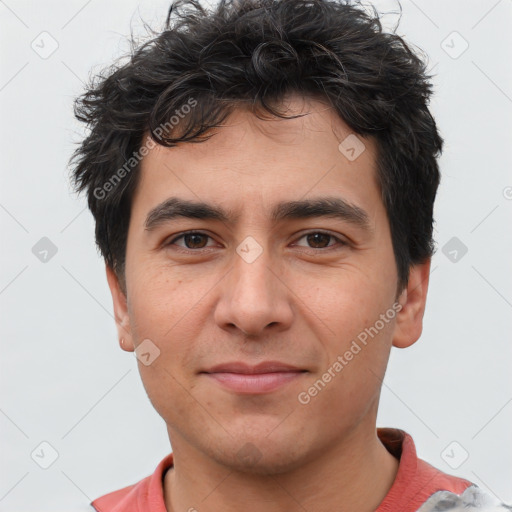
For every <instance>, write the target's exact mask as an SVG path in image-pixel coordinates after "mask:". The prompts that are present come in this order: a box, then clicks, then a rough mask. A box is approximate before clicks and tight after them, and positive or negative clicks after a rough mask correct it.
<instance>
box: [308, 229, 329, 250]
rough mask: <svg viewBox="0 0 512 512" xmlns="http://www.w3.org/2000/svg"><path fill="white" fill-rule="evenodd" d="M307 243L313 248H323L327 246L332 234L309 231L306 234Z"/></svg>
mask: <svg viewBox="0 0 512 512" xmlns="http://www.w3.org/2000/svg"><path fill="white" fill-rule="evenodd" d="M306 238H307V241H308V244H309V245H310V247H311V248H313V249H323V248H324V247H328V246H329V241H330V239H331V238H333V236H332V235H328V234H327V233H310V234H309V235H306Z"/></svg>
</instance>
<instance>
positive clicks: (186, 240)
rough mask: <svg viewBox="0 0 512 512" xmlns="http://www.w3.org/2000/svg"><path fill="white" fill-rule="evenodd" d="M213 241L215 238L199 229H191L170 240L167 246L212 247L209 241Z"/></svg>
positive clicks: (183, 247) (184, 247)
mask: <svg viewBox="0 0 512 512" xmlns="http://www.w3.org/2000/svg"><path fill="white" fill-rule="evenodd" d="M210 241H211V242H213V239H212V237H211V236H209V235H207V234H205V233H200V232H198V231H190V232H188V233H182V234H181V235H179V236H177V237H176V238H174V239H172V240H171V241H169V243H168V244H166V245H167V246H173V245H174V246H176V247H178V248H181V249H190V250H194V249H207V248H210V247H211V244H210V245H208V244H209V242H210Z"/></svg>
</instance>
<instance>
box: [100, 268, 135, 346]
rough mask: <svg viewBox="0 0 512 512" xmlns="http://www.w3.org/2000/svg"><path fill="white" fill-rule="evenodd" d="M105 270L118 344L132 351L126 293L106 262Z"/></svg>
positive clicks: (132, 344)
mask: <svg viewBox="0 0 512 512" xmlns="http://www.w3.org/2000/svg"><path fill="white" fill-rule="evenodd" d="M105 270H106V274H107V282H108V286H109V288H110V293H111V295H112V302H113V306H114V318H115V321H116V327H117V336H118V338H119V346H120V347H121V349H122V350H125V351H126V352H133V351H134V350H135V345H134V343H133V338H132V332H131V326H130V317H129V315H128V306H127V300H126V295H125V293H124V292H123V291H122V289H121V286H120V284H119V279H118V277H117V276H116V274H115V272H114V270H113V269H112V268H110V267H109V265H108V264H106V265H105Z"/></svg>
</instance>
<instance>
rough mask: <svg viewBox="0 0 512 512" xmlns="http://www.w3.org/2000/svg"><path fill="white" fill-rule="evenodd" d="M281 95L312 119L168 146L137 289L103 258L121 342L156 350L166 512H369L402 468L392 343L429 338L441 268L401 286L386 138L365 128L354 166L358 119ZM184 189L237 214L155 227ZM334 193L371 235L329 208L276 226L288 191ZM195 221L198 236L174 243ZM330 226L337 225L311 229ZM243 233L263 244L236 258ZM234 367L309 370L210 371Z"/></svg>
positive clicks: (309, 196)
mask: <svg viewBox="0 0 512 512" xmlns="http://www.w3.org/2000/svg"><path fill="white" fill-rule="evenodd" d="M286 104H287V105H288V107H289V109H290V111H291V112H293V113H307V115H306V116H304V117H301V118H296V119H292V120H282V119H273V120H259V119H257V118H256V117H254V116H253V115H251V114H250V113H249V112H247V111H245V110H241V109H239V110H236V111H235V112H234V113H233V114H232V115H231V116H230V117H229V118H228V119H227V121H226V122H225V126H223V127H222V128H220V129H217V130H216V134H215V135H214V136H213V137H211V138H210V139H209V140H208V141H206V142H202V143H198V144H191V143H183V144H180V145H179V146H178V147H175V148H163V147H161V146H159V145H156V146H155V147H154V149H152V150H151V151H150V152H149V154H148V155H147V156H146V157H144V159H143V161H142V167H141V173H142V174H141V181H140V182H139V184H138V187H137V190H136V193H135V196H134V199H133V203H132V214H131V219H130V226H129V231H128V243H127V253H126V274H125V277H126V294H124V293H123V291H122V289H121V287H120V286H119V282H118V280H117V278H116V277H115V275H114V273H113V272H112V271H111V269H110V268H108V267H107V278H108V282H109V286H110V289H111V292H112V296H113V301H114V310H115V316H116V321H117V324H118V331H119V337H120V338H121V337H122V338H124V340H125V341H124V344H123V348H124V349H125V350H128V351H133V350H134V349H135V348H136V347H137V346H138V345H139V344H140V343H141V342H142V341H143V340H145V339H149V340H151V342H152V343H153V344H154V345H156V346H157V347H158V349H159V350H160V355H159V356H158V357H157V358H156V359H155V360H154V361H153V362H152V363H151V364H150V365H148V366H146V365H144V364H143V363H142V362H141V361H139V362H138V365H139V371H140V374H141V378H142V381H143V384H144V386H145V389H146V392H147V394H148V396H149V398H150V400H151V402H152V404H153V405H154V407H155V409H156V410H157V411H158V413H159V414H160V415H161V416H162V418H163V419H164V420H165V422H166V424H167V429H168V433H169V438H170V441H171V444H172V449H173V453H174V467H173V468H172V469H171V470H169V471H168V472H167V473H166V476H165V484H164V490H165V501H166V506H167V509H168V510H169V511H171V510H173V511H178V510H179V511H182V510H183V511H186V510H189V509H190V508H192V507H195V509H197V510H198V511H203V510H204V511H209V512H210V511H213V512H217V511H219V512H220V511H222V512H226V511H231V510H233V511H234V510H244V511H249V512H253V511H254V512H255V511H263V510H264V511H265V512H274V511H285V510H286V511H287V512H289V511H292V512H293V511H299V510H300V511H303V510H304V509H306V510H310V511H315V512H318V511H324V510H325V511H327V510H330V511H332V510H358V511H373V510H375V508H376V507H377V506H378V505H379V503H380V502H381V500H382V499H383V498H384V496H385V495H386V493H387V492H388V490H389V488H390V487H391V485H392V483H393V480H394V478H395V475H396V471H397V467H398V462H397V460H396V459H395V458H394V457H392V456H391V455H390V454H389V453H388V452H387V450H386V449H385V448H384V446H383V445H382V444H381V443H380V441H379V439H378V438H377V436H376V432H375V423H376V415H377V407H378V400H379V395H380V388H381V381H382V379H383V377H384V373H385V369H386V365H387V361H388V357H389V352H390V349H391V346H392V345H395V346H397V347H401V348H403V347H407V346H409V345H411V344H412V343H414V342H415V341H416V340H417V339H418V338H419V336H420V334H421V328H422V317H423V312H424V307H425V301H426V293H427V286H428V275H429V268H430V261H428V262H426V263H425V264H422V265H416V266H413V267H412V268H411V273H410V278H409V283H408V286H407V288H406V289H404V290H403V292H402V293H401V294H400V296H399V297H397V296H396V289H397V270H396V264H395V259H394V254H393V248H392V243H391V235H390V228H389V223H388V219H387V215H386V211H385V208H384V205H383V203H382V200H381V196H380V191H379V188H378V186H377V181H376V163H375V158H376V152H375V145H374V143H373V142H372V141H371V140H368V139H364V144H365V147H366V150H365V151H364V152H363V153H362V154H361V155H360V156H359V157H358V158H357V159H355V160H354V161H350V160H348V159H347V158H346V157H345V156H344V155H343V154H342V153H341V152H340V150H339V149H338V146H339V144H340V142H341V141H342V140H344V139H345V138H346V137H347V136H348V135H349V134H350V133H351V130H350V129H349V128H348V126H347V125H346V124H345V123H344V122H343V121H342V120H341V119H340V118H339V117H338V116H337V115H336V113H335V112H333V111H332V110H331V109H329V108H328V106H327V105H326V104H324V103H322V102H321V101H318V100H314V99H307V100H305V99H303V98H298V97H294V96H290V97H288V98H287V100H286ZM359 138H360V139H361V140H363V139H362V138H361V137H359ZM171 197H173V198H180V199H183V200H188V201H194V202H205V203H208V204H211V205H213V206H215V207H221V208H223V209H224V210H226V211H227V213H229V214H230V215H232V217H230V218H229V219H228V220H226V221H221V220H211V219H200V218H199V219H197V218H196V219H194V218H186V217H177V218H174V219H171V220H168V221H166V222H161V223H159V224H157V225H156V226H155V227H154V228H153V229H151V230H148V229H146V228H145V222H146V217H147V216H148V214H149V213H150V212H151V210H153V209H154V208H155V207H156V206H158V205H159V204H161V203H162V202H164V201H166V200H167V199H169V198H171ZM325 197H329V198H333V197H334V198H340V199H343V200H344V201H346V202H347V203H349V204H350V205H352V206H357V207H358V208H360V209H361V210H364V211H365V212H366V214H367V217H368V227H367V229H363V228H362V227H361V226H359V225H356V224H355V223H353V222H349V221H348V220H344V219H340V218H335V217H326V216H320V217H311V218H295V219H283V220H280V221H277V222H276V221H274V220H272V217H271V213H272V209H273V208H274V207H275V205H276V204H278V203H280V202H288V201H304V200H313V199H321V198H325ZM190 230H193V231H199V232H201V233H202V234H203V236H199V237H195V238H194V237H191V238H190V237H188V238H187V237H185V238H183V237H182V238H178V237H179V236H180V234H183V232H185V231H190ZM318 232H320V233H326V234H327V235H332V236H331V237H329V236H321V235H317V236H316V237H309V238H308V237H307V236H305V235H308V234H309V235H311V234H313V233H318ZM247 237H252V238H253V239H254V240H255V241H256V242H257V244H259V246H260V247H261V249H262V252H261V254H259V256H258V257H257V258H256V259H255V260H254V261H252V262H250V263H249V262H247V261H246V260H245V259H244V258H242V257H241V255H240V254H239V253H238V252H237V251H236V249H237V247H239V246H240V244H241V242H242V241H244V240H245V239H246V238H247ZM337 239H339V241H338V240H337ZM340 241H341V242H345V243H344V244H341V243H340ZM187 243H188V248H187V245H186V244H187ZM242 247H243V245H242ZM251 250H252V251H254V250H255V249H251ZM252 254H255V253H254V252H253V253H252ZM397 301H398V302H399V303H400V305H401V310H400V312H399V313H397V314H396V316H394V318H393V319H392V320H390V321H388V322H387V323H385V326H384V328H382V329H381V330H380V331H379V332H378V334H377V335H376V336H374V337H373V338H369V341H368V343H367V345H366V346H363V345H361V343H359V345H361V347H362V349H361V351H360V352H359V353H357V355H354V357H353V359H352V360H351V361H349V362H348V364H347V365H346V366H344V368H343V369H342V371H340V372H339V373H336V376H335V377H333V378H332V380H331V381H330V382H329V383H327V384H326V385H325V387H324V388H323V389H322V390H321V391H320V392H318V394H317V395H316V396H314V397H311V400H310V401H309V403H307V404H302V403H300V402H299V400H298V395H299V393H301V392H304V391H307V390H308V388H310V387H311V386H312V385H313V384H314V383H315V382H316V381H318V379H320V378H321V377H322V375H323V374H324V372H326V371H327V370H328V368H330V367H332V366H333V363H334V362H335V361H337V358H338V356H343V355H344V354H345V352H346V351H347V350H348V349H349V348H350V346H351V343H352V341H353V340H356V339H357V336H358V335H359V334H360V333H361V332H362V331H364V329H365V328H368V327H370V326H373V325H375V323H376V321H377V320H378V319H379V318H380V315H381V314H385V313H386V312H387V311H389V310H390V309H391V310H392V306H393V304H395V303H396V302H397ZM234 361H237V362H240V361H242V362H245V363H247V364H249V365H256V364H258V363H260V362H262V361H280V362H283V363H287V364H289V365H293V366H296V367H298V368H300V369H302V370H306V371H305V372H303V373H301V374H300V375H298V376H297V377H296V378H294V379H292V380H291V381H290V382H288V383H287V384H285V385H284V386H281V387H279V388H278V389H276V390H274V391H271V392H267V393H261V394H254V393H240V392H236V391H233V390H231V389H226V388H224V387H223V386H222V385H221V384H219V383H218V382H217V381H216V380H215V379H213V378H212V377H211V375H208V374H205V373H201V372H203V371H205V370H207V369H209V368H211V367H212V366H214V365H218V364H220V363H226V362H234ZM244 454H245V455H244ZM369 489H370V490H371V492H368V490H369ZM340 504H343V506H340ZM340 507H341V508H340Z"/></svg>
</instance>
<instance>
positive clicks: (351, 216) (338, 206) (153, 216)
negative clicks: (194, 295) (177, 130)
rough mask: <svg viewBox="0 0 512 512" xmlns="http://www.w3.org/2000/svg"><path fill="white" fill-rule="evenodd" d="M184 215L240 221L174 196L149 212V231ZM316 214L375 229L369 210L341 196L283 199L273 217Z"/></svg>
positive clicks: (222, 211) (210, 206) (214, 207)
mask: <svg viewBox="0 0 512 512" xmlns="http://www.w3.org/2000/svg"><path fill="white" fill-rule="evenodd" d="M180 217H181V218H188V219H202V220H217V221H221V222H225V223H230V222H231V223H233V222H236V220H237V219H238V217H239V215H235V214H234V213H233V212H231V211H227V210H225V209H223V208H221V207H220V206H217V205H213V204H208V203H204V202H197V201H188V200H185V199H181V198H178V197H171V198H169V199H166V200H165V201H164V202H162V203H160V204H159V205H157V206H156V207H155V208H153V209H152V210H151V211H150V212H149V213H148V215H147V217H146V221H145V230H146V231H152V230H154V229H155V228H157V227H158V226H160V225H161V224H164V223H165V222H168V221H171V220H174V219H176V218H180ZM316 217H333V218H337V219H340V220H343V221H345V222H348V223H350V224H353V225H354V226H356V227H359V228H361V229H363V230H364V231H371V224H370V218H369V215H368V213H367V212H366V211H365V210H363V209H362V208H360V207H359V206H357V205H354V204H351V203H349V202H348V201H345V200H344V199H342V198H340V197H321V198H316V199H304V200H299V201H283V202H280V203H278V204H277V205H275V206H274V208H273V209H272V212H271V220H272V221H274V222H279V221H283V220H291V219H309V218H316Z"/></svg>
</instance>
